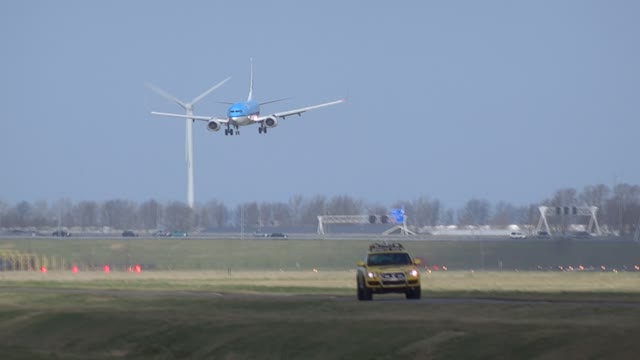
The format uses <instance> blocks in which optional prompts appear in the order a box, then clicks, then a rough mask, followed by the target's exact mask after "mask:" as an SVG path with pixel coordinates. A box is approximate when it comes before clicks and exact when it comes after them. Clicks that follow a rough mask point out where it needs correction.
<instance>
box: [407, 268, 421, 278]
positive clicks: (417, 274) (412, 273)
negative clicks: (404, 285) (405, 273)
mask: <svg viewBox="0 0 640 360" xmlns="http://www.w3.org/2000/svg"><path fill="white" fill-rule="evenodd" d="M409 275H410V276H414V277H418V276H420V272H419V271H418V270H416V269H411V271H409Z"/></svg>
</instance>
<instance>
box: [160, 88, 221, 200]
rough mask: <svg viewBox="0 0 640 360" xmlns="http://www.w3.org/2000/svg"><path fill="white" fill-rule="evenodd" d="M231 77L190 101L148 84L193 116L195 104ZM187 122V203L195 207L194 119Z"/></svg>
mask: <svg viewBox="0 0 640 360" xmlns="http://www.w3.org/2000/svg"><path fill="white" fill-rule="evenodd" d="M229 79H231V78H230V77H228V78H226V79H224V80H222V81H220V82H219V83H217V84H215V85H214V86H212V87H211V88H209V89H208V90H207V91H205V92H203V93H202V94H200V95H198V96H196V97H195V98H194V99H193V100H191V101H190V102H184V101H181V100H179V99H178V98H176V97H175V96H173V95H171V94H169V93H167V92H166V91H164V90H162V89H160V88H158V87H156V86H154V85H151V84H147V86H148V87H149V88H150V89H151V90H153V91H154V92H156V93H157V94H158V95H160V96H162V97H163V98H165V99H167V100H169V101H173V102H175V103H176V104H178V105H180V107H182V108H183V109H184V110H185V111H186V113H187V116H193V106H194V105H195V104H196V103H197V102H198V101H200V100H202V99H203V98H204V97H205V96H207V95H209V94H210V93H211V92H212V91H213V90H215V89H217V88H219V87H220V86H222V84H224V83H226V82H227V81H229ZM185 122H186V140H185V155H186V161H187V204H188V205H189V207H190V208H192V209H193V203H194V190H193V187H194V186H193V119H189V118H187V119H186V120H185Z"/></svg>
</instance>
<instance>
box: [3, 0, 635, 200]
mask: <svg viewBox="0 0 640 360" xmlns="http://www.w3.org/2000/svg"><path fill="white" fill-rule="evenodd" d="M639 18H640V2H639V1H633V0H629V1H586V0H576V1H562V0H549V1H511V0H505V1H395V2H393V1H343V0H323V1H316V2H309V1H294V0H291V1H238V0H234V1H18V0H15V1H2V2H0V44H1V45H2V53H1V63H0V64H1V67H0V98H1V99H2V106H1V107H0V162H1V167H0V169H1V170H0V171H1V172H0V201H4V202H9V203H15V202H18V201H22V200H27V201H37V200H48V201H50V202H53V201H56V200H59V199H61V198H69V199H71V200H73V201H74V202H77V201H82V200H97V201H104V200H107V199H114V198H124V199H130V200H133V201H137V202H143V201H146V200H148V199H151V198H154V199H157V200H160V201H172V200H178V201H183V202H185V203H186V177H187V175H186V165H185V161H184V158H185V124H184V121H183V120H181V119H173V118H164V117H157V116H153V115H150V114H149V112H150V111H154V110H155V111H168V112H182V110H181V108H179V107H178V106H177V105H176V104H173V103H170V102H168V101H166V100H165V99H163V98H161V97H159V96H158V95H156V94H155V93H153V92H151V91H150V90H149V89H147V88H146V87H145V86H144V84H145V81H149V82H151V83H154V84H155V85H157V86H159V87H161V88H163V89H164V90H166V91H167V92H169V93H172V94H174V95H175V96H177V97H178V98H180V99H183V100H185V101H187V100H191V99H192V98H194V97H195V96H197V95H198V94H200V93H201V92H203V91H204V90H206V89H207V88H209V87H210V86H212V85H213V84H215V83H217V82H219V81H221V80H222V79H224V78H226V77H228V76H231V77H232V79H231V81H229V82H228V83H226V84H225V85H224V86H222V87H221V88H220V89H218V90H217V91H215V92H214V93H212V94H211V95H210V96H209V97H207V98H206V99H205V100H203V101H201V102H200V103H199V104H198V105H197V106H196V108H195V112H196V114H201V115H219V116H224V115H225V114H226V105H224V104H220V103H217V102H219V101H239V100H244V99H245V98H246V96H247V91H248V83H249V59H250V58H253V59H254V69H255V93H254V96H255V98H257V100H258V101H268V100H274V99H279V98H283V97H291V99H290V100H288V101H286V102H281V103H275V104H269V105H266V106H264V107H263V110H262V112H263V114H266V113H268V112H277V111H282V110H289V109H292V108H297V107H301V106H306V105H312V104H315V103H319V102H324V101H330V100H334V99H339V98H342V97H345V96H348V102H347V103H346V104H342V105H337V106H334V107H329V108H324V109H319V110H316V111H312V112H309V113H306V114H305V115H303V116H302V117H291V118H287V119H286V120H283V121H281V122H280V125H279V126H278V127H277V128H275V129H272V130H271V131H269V134H268V135H266V136H265V135H259V134H258V127H257V126H253V127H246V128H242V129H241V133H242V134H241V135H240V136H233V137H229V136H224V132H209V131H207V130H206V126H205V124H204V123H197V124H195V126H194V157H195V197H196V202H197V203H204V202H206V201H209V200H212V199H218V200H222V201H224V202H226V203H228V204H236V203H239V202H244V201H253V200H257V201H287V200H288V199H289V197H290V196H292V195H294V194H302V195H307V196H313V195H316V194H324V195H327V196H333V195H340V194H348V195H352V196H354V197H358V198H362V199H365V200H368V201H372V202H373V201H379V202H381V203H383V204H389V203H390V202H392V201H394V200H397V199H411V198H414V197H416V196H420V195H426V196H429V197H432V198H438V199H440V200H441V201H443V202H444V204H445V205H446V206H448V207H459V206H461V205H462V204H463V203H464V202H466V201H467V200H469V199H471V198H482V199H487V200H490V201H492V202H496V201H500V200H504V201H509V202H512V203H514V204H518V205H520V204H527V203H530V202H536V201H539V200H542V199H544V198H546V197H549V196H551V195H552V193H553V192H554V191H555V190H557V189H559V188H562V187H575V188H577V189H578V190H581V189H582V187H583V186H585V185H589V184H599V183H604V184H607V185H613V183H615V182H618V183H620V182H626V183H631V184H639V183H640V166H639V165H638V164H639V160H638V153H640V146H639V144H640V123H639V120H640V117H639V115H640V85H639V84H640V66H639V64H640V45H639V44H640V42H639V41H640V40H639V39H640V36H639V35H640V21H638V19H639Z"/></svg>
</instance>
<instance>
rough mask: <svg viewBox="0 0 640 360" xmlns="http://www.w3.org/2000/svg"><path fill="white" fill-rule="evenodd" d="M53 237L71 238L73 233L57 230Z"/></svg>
mask: <svg viewBox="0 0 640 360" xmlns="http://www.w3.org/2000/svg"><path fill="white" fill-rule="evenodd" d="M51 235H53V236H62V237H69V236H71V233H70V232H68V231H67V230H56V231H54V232H53V233H51Z"/></svg>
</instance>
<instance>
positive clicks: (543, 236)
mask: <svg viewBox="0 0 640 360" xmlns="http://www.w3.org/2000/svg"><path fill="white" fill-rule="evenodd" d="M537 238H538V239H551V234H549V233H548V232H546V231H538V235H537Z"/></svg>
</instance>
